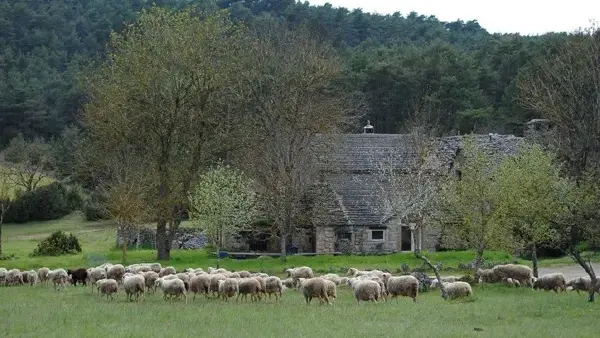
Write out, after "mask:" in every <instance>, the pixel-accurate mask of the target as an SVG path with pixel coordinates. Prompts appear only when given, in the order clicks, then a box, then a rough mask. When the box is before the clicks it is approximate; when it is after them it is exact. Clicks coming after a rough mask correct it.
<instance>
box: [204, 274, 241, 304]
mask: <svg viewBox="0 0 600 338" xmlns="http://www.w3.org/2000/svg"><path fill="white" fill-rule="evenodd" d="M218 283H219V297H220V298H222V299H223V300H225V301H227V300H229V298H231V297H235V296H236V295H237V294H238V293H239V291H240V290H239V286H238V280H237V278H226V279H221V280H219V281H218ZM194 296H195V295H194Z"/></svg>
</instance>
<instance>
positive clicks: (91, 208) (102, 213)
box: [83, 194, 109, 221]
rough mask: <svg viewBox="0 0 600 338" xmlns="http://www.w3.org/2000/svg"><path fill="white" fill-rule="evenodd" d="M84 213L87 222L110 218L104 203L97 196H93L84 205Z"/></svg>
mask: <svg viewBox="0 0 600 338" xmlns="http://www.w3.org/2000/svg"><path fill="white" fill-rule="evenodd" d="M83 213H84V214H85V219H86V220H87V221H98V220H101V219H108V218H109V217H108V213H107V212H106V207H105V206H104V202H103V201H102V200H101V198H100V197H99V196H98V195H97V194H92V195H91V196H90V197H88V198H87V199H86V200H85V202H84V203H83Z"/></svg>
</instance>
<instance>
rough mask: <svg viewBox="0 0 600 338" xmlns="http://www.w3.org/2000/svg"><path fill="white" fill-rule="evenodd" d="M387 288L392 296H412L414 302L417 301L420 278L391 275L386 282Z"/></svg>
mask: <svg viewBox="0 0 600 338" xmlns="http://www.w3.org/2000/svg"><path fill="white" fill-rule="evenodd" d="M385 288H386V290H387V293H388V294H389V295H390V296H391V297H392V298H395V297H397V296H405V297H410V298H412V300H413V302H414V303H416V302H417V296H418V295H419V280H418V279H417V278H416V277H414V276H410V275H409V276H398V277H390V278H388V280H387V281H386V283H385Z"/></svg>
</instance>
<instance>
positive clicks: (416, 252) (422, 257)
mask: <svg viewBox="0 0 600 338" xmlns="http://www.w3.org/2000/svg"><path fill="white" fill-rule="evenodd" d="M415 256H417V258H419V259H421V260H422V261H423V262H425V264H427V266H429V267H430V268H431V270H433V273H434V274H435V278H437V280H438V284H439V285H440V289H442V297H443V298H444V299H445V298H446V297H447V294H446V290H445V289H444V284H443V283H442V276H440V270H439V269H438V268H437V267H436V266H435V265H433V264H431V261H430V260H429V259H428V258H427V257H425V256H423V254H422V253H421V250H418V251H415Z"/></svg>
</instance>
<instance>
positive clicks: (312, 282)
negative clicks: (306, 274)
mask: <svg viewBox="0 0 600 338" xmlns="http://www.w3.org/2000/svg"><path fill="white" fill-rule="evenodd" d="M300 291H301V292H302V295H304V300H305V301H306V304H310V302H311V301H312V299H313V298H318V299H319V304H320V305H322V304H323V302H326V303H327V304H331V303H330V302H329V296H327V283H326V280H325V279H323V278H320V277H316V278H308V279H304V280H302V282H300Z"/></svg>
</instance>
